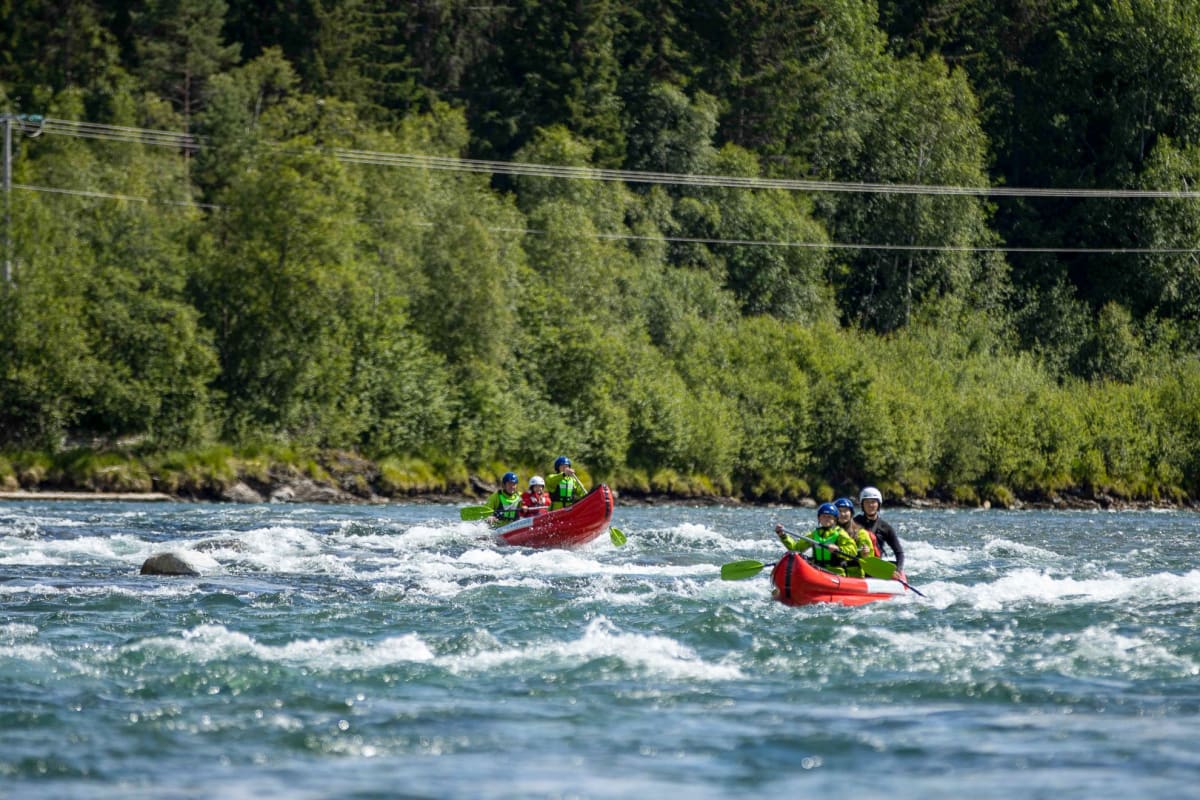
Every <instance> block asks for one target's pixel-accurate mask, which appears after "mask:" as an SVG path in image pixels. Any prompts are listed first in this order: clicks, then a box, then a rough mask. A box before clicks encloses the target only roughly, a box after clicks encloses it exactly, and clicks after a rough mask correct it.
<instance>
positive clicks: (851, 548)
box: [837, 531, 858, 559]
mask: <svg viewBox="0 0 1200 800" xmlns="http://www.w3.org/2000/svg"><path fill="white" fill-rule="evenodd" d="M837 548H838V552H839V554H840V555H841V556H842V558H847V559H853V558H858V545H857V544H856V543H855V541H854V538H853V537H852V536H851V535H850V534H848V533H846V532H845V531H842V532H841V533H840V534H838V538H837Z"/></svg>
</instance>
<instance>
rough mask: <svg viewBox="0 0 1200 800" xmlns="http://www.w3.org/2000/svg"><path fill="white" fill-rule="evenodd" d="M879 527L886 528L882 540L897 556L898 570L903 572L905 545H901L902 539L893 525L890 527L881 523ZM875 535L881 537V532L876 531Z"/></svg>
mask: <svg viewBox="0 0 1200 800" xmlns="http://www.w3.org/2000/svg"><path fill="white" fill-rule="evenodd" d="M879 527H880V528H886V529H885V530H884V531H883V537H882V538H883V540H884V541H885V542H886V543H887V546H888V547H890V548H892V554H893V555H895V556H896V569H898V570H903V569H904V545H902V544H900V537H899V536H897V535H896V530H895V529H894V528H893V527H892V526H891V525H888V524H887V523H886V522H883V523H881V524H880V526H879ZM875 535H876V536H879V531H876V532H875Z"/></svg>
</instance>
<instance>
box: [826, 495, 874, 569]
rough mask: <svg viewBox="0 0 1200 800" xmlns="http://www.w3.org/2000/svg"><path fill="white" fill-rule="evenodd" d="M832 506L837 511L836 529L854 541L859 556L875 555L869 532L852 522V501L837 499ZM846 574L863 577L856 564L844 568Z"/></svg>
mask: <svg viewBox="0 0 1200 800" xmlns="http://www.w3.org/2000/svg"><path fill="white" fill-rule="evenodd" d="M833 505H834V508H836V509H837V515H838V517H837V522H838V527H839V528H841V529H842V530H844V531H845V532H846V533H848V534H850V538H852V539H854V544H856V545H857V546H858V553H859V555H862V556H869V555H875V539H874V538H873V537H872V536H871V532H870V531H868V530H867V529H866V528H864V527H863V526H862V525H860V524H858V523H857V522H855V521H854V501H853V500H851V499H850V498H849V497H839V498H838V499H837V500H834V501H833ZM846 574H847V575H849V576H850V577H852V578H862V577H864V575H863V570H862V567H861V566H859V565H858V564H853V565H851V566H848V567H846Z"/></svg>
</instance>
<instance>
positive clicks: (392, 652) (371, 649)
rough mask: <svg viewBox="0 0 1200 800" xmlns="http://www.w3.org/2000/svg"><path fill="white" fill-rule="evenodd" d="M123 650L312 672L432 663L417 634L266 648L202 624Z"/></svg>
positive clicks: (309, 641) (237, 634)
mask: <svg viewBox="0 0 1200 800" xmlns="http://www.w3.org/2000/svg"><path fill="white" fill-rule="evenodd" d="M121 651H122V652H125V653H128V652H135V653H147V652H166V653H171V654H176V655H179V656H182V657H185V658H187V659H188V660H191V661H196V662H199V663H207V662H210V661H220V660H223V659H227V658H237V657H242V656H250V657H253V658H256V659H259V660H260V661H267V662H278V663H286V664H292V665H300V666H306V667H311V668H313V669H322V670H326V669H372V668H376V667H382V666H388V665H390V664H399V663H405V662H413V661H417V662H421V661H430V660H432V659H433V652H432V651H431V650H430V649H429V647H428V646H427V645H426V644H425V642H424V641H423V640H422V639H421V637H420V636H418V635H417V634H414V633H409V634H403V635H400V636H391V637H388V638H385V639H380V640H362V639H357V638H355V639H350V638H340V637H338V638H332V639H299V640H296V641H294V642H289V643H288V644H284V645H265V644H260V643H258V642H257V641H255V640H254V638H253V637H251V636H248V635H247V634H244V633H240V632H237V631H231V630H229V629H228V628H226V627H225V626H223V625H200V626H198V627H196V628H192V629H190V630H187V631H184V632H183V633H182V635H179V636H156V637H152V638H149V639H144V640H142V641H141V642H138V643H135V644H131V645H126V646H124V647H123V648H121Z"/></svg>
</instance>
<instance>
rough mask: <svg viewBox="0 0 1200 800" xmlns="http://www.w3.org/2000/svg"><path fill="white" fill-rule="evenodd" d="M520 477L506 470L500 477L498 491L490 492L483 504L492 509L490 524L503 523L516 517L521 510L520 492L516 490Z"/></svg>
mask: <svg viewBox="0 0 1200 800" xmlns="http://www.w3.org/2000/svg"><path fill="white" fill-rule="evenodd" d="M518 483H520V479H519V478H518V477H517V473H515V472H506V473H504V476H503V477H501V478H500V489H499V491H495V492H492V494H491V495H490V496H489V497H488V499H487V500H484V501H483V504H484V505H485V506H487V507H488V508H490V509H492V524H493V525H504V524H506V523H509V522H512V521H513V520H515V519H516V518H517V514H519V513H520V511H521V493H520V492H519V491H518V490H517V484H518Z"/></svg>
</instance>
